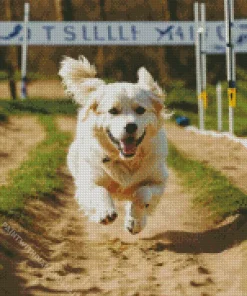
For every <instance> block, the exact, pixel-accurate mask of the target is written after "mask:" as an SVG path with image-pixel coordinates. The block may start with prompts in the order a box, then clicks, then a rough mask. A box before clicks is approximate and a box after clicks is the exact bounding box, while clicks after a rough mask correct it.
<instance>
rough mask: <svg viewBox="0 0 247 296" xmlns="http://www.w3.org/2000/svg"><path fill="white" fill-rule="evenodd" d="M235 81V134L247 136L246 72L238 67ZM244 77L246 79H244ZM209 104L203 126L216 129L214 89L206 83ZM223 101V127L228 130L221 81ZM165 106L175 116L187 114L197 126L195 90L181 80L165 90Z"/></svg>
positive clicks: (224, 93) (223, 86)
mask: <svg viewBox="0 0 247 296" xmlns="http://www.w3.org/2000/svg"><path fill="white" fill-rule="evenodd" d="M237 74H238V79H239V80H238V83H237V108H236V109H235V134H236V135H237V136H247V100H246V98H247V84H246V79H247V74H246V73H245V71H243V70H241V69H238V71H237ZM245 78H246V79H245ZM207 91H208V98H209V105H208V109H207V110H206V116H205V128H206V129H211V130H217V107H216V106H217V102H216V89H215V86H213V85H208V87H207ZM222 101H223V129H224V131H228V130H229V127H228V99H227V84H226V83H222ZM166 106H167V107H168V108H169V109H170V110H173V111H174V112H175V116H178V115H183V116H187V117H189V118H190V120H191V124H192V125H195V126H198V104H197V95H196V91H195V90H193V89H188V88H186V87H185V86H184V83H183V82H182V81H175V82H174V83H173V85H172V87H171V88H170V90H169V91H168V92H167V99H166Z"/></svg>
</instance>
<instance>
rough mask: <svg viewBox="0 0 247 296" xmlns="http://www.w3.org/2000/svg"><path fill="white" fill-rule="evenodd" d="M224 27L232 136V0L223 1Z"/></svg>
mask: <svg viewBox="0 0 247 296" xmlns="http://www.w3.org/2000/svg"><path fill="white" fill-rule="evenodd" d="M224 7H225V26H226V64H227V81H228V90H227V93H228V100H229V132H230V134H232V135H233V134H234V108H235V107H236V99H237V98H236V61H235V51H234V46H233V40H232V27H233V25H234V0H224Z"/></svg>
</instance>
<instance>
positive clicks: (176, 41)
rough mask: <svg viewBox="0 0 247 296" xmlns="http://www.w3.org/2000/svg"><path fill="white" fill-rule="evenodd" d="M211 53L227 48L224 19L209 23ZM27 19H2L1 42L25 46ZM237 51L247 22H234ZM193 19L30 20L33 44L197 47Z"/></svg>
mask: <svg viewBox="0 0 247 296" xmlns="http://www.w3.org/2000/svg"><path fill="white" fill-rule="evenodd" d="M206 25H207V27H206V46H207V49H206V51H207V53H209V54H210V53H223V52H224V51H225V44H224V43H225V25H224V22H223V21H218V22H211V21H209V22H207V23H206ZM23 28H24V25H23V22H19V23H18V22H0V45H21V44H22V42H23V33H24V30H23ZM233 36H234V45H235V50H236V52H247V21H246V20H236V21H235V23H234V33H233ZM194 39H195V29H194V23H193V22H145V21H137V22H32V21H31V22H29V23H28V43H29V45H48V46H49V45H53V46H55V45H70V44H71V45H141V46H145V45H159V46H163V45H164V46H165V45H175V46H183V45H190V46H193V44H194Z"/></svg>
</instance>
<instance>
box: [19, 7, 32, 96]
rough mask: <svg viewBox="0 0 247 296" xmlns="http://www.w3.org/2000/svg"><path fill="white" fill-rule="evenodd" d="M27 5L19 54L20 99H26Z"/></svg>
mask: <svg viewBox="0 0 247 296" xmlns="http://www.w3.org/2000/svg"><path fill="white" fill-rule="evenodd" d="M29 11H30V9H29V3H25V5H24V23H23V32H24V34H23V42H22V52H21V98H22V99H26V98H27V50H28V47H27V46H28V21H29Z"/></svg>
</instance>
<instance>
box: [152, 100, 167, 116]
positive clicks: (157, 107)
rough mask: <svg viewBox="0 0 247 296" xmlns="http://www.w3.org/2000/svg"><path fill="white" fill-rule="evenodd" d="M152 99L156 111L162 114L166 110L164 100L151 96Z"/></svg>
mask: <svg viewBox="0 0 247 296" xmlns="http://www.w3.org/2000/svg"><path fill="white" fill-rule="evenodd" d="M151 101H152V104H153V107H154V109H155V111H156V112H157V113H158V114H160V113H161V111H162V110H164V101H163V100H162V99H161V98H159V97H151Z"/></svg>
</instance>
